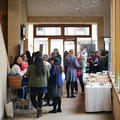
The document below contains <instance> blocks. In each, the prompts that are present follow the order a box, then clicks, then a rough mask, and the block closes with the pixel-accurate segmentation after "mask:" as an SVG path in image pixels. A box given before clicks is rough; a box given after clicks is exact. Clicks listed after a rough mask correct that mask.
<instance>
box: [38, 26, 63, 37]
mask: <svg viewBox="0 0 120 120" xmlns="http://www.w3.org/2000/svg"><path fill="white" fill-rule="evenodd" d="M36 35H37V36H60V35H61V27H37V28H36Z"/></svg>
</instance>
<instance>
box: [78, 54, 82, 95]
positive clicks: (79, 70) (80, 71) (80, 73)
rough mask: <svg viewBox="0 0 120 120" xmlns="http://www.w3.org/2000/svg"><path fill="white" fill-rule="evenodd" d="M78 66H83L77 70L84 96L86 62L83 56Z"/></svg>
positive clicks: (79, 59)
mask: <svg viewBox="0 0 120 120" xmlns="http://www.w3.org/2000/svg"><path fill="white" fill-rule="evenodd" d="M78 64H79V65H80V66H81V67H80V68H78V69H77V77H78V78H79V82H80V85H81V89H82V93H81V94H82V95H83V94H84V82H83V68H84V61H83V57H82V55H80V57H79V58H78Z"/></svg>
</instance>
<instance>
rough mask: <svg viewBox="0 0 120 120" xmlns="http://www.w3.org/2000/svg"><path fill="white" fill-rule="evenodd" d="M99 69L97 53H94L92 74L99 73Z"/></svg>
mask: <svg viewBox="0 0 120 120" xmlns="http://www.w3.org/2000/svg"><path fill="white" fill-rule="evenodd" d="M99 67H100V57H99V52H98V51H96V52H95V57H94V59H93V73H96V72H99Z"/></svg>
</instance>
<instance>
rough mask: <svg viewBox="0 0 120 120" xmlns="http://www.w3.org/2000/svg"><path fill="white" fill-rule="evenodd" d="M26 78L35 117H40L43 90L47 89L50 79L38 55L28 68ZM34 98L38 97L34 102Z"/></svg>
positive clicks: (46, 68)
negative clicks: (35, 111) (35, 112)
mask: <svg viewBox="0 0 120 120" xmlns="http://www.w3.org/2000/svg"><path fill="white" fill-rule="evenodd" d="M27 77H28V78H29V86H30V99H31V102H32V105H33V106H34V107H35V108H36V110H37V117H40V116H41V115H42V97H43V93H44V88H45V87H47V79H48V78H49V77H50V74H49V70H48V67H47V66H46V64H45V63H44V61H43V59H42V56H40V55H38V56H37V57H36V58H35V61H34V64H32V65H30V66H29V68H28V71H27ZM36 97H38V100H36Z"/></svg>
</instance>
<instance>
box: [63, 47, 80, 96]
mask: <svg viewBox="0 0 120 120" xmlns="http://www.w3.org/2000/svg"><path fill="white" fill-rule="evenodd" d="M65 67H66V69H67V73H66V81H67V83H66V90H67V98H69V97H70V94H69V87H70V85H71V98H75V96H74V83H75V81H77V68H80V67H81V66H80V65H79V64H78V61H77V58H76V56H74V52H73V50H72V49H71V50H69V54H68V56H66V58H65Z"/></svg>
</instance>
